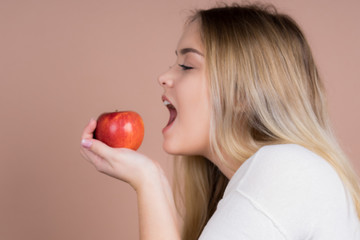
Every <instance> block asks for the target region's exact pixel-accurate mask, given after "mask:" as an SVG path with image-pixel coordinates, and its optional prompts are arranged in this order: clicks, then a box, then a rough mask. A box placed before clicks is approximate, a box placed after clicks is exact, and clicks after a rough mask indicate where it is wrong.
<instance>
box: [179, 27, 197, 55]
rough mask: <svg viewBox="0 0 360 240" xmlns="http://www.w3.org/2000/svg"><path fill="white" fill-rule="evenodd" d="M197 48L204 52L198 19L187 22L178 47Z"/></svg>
mask: <svg viewBox="0 0 360 240" xmlns="http://www.w3.org/2000/svg"><path fill="white" fill-rule="evenodd" d="M182 48H195V49H197V50H199V51H201V52H203V51H202V50H203V46H202V41H201V37H200V24H199V22H198V21H194V22H191V23H189V24H186V25H185V27H184V30H183V33H182V35H181V37H180V40H179V42H178V49H182Z"/></svg>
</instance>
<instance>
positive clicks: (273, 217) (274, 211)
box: [199, 145, 360, 240]
mask: <svg viewBox="0 0 360 240" xmlns="http://www.w3.org/2000/svg"><path fill="white" fill-rule="evenodd" d="M359 235H360V222H359V220H358V218H357V214H356V210H355V206H354V204H353V202H352V198H351V196H350V195H349V194H348V192H347V191H346V189H345V187H344V185H343V184H342V182H341V180H340V178H339V176H338V175H337V173H336V172H335V170H334V169H333V168H332V167H331V166H330V164H329V163H328V162H326V161H325V160H324V159H322V158H320V157H319V156H317V155H315V154H314V153H312V152H310V151H308V150H307V149H305V148H302V147H300V146H297V145H281V146H269V147H264V148H262V149H261V150H260V151H258V152H257V153H256V154H255V155H254V156H253V157H252V158H250V159H249V160H247V161H246V162H245V163H244V164H243V165H242V166H241V167H240V169H239V170H238V171H237V172H236V173H235V174H234V176H233V177H232V178H231V180H230V182H229V185H228V187H227V189H226V190H225V193H224V197H223V199H222V200H221V201H220V202H219V204H218V207H217V210H216V211H215V213H214V215H213V216H212V217H211V219H210V220H209V222H208V223H207V225H206V226H205V228H204V230H203V233H202V235H201V236H200V238H199V239H200V240H215V239H216V240H218V239H221V240H235V239H241V240H258V239H259V240H260V239H267V240H272V239H277V240H282V239H299V240H300V239H321V240H323V239H326V240H340V239H349V240H350V239H351V240H353V239H359Z"/></svg>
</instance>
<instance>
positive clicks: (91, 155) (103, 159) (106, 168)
mask: <svg viewBox="0 0 360 240" xmlns="http://www.w3.org/2000/svg"><path fill="white" fill-rule="evenodd" d="M95 128H96V120H93V119H92V120H90V122H89V124H88V125H87V126H86V127H85V129H84V132H83V134H82V141H81V148H80V153H81V154H82V156H83V157H84V158H85V159H86V160H88V161H89V162H90V163H92V164H93V165H94V166H95V168H96V169H97V170H98V171H99V172H102V173H105V174H107V175H109V176H111V177H114V178H117V179H120V180H122V181H125V182H127V183H129V184H130V185H131V186H132V187H133V188H134V189H135V190H137V189H138V188H140V187H141V185H142V183H144V182H146V181H147V180H148V178H151V177H155V176H158V173H159V170H160V172H162V170H161V168H160V166H159V164H158V163H156V162H154V161H152V160H151V159H149V158H147V157H146V156H144V155H142V154H140V153H138V152H136V151H133V150H131V149H126V148H111V147H109V146H108V145H106V144H104V143H102V142H101V141H98V140H96V139H94V138H93V132H94V130H95ZM155 174H156V175H155Z"/></svg>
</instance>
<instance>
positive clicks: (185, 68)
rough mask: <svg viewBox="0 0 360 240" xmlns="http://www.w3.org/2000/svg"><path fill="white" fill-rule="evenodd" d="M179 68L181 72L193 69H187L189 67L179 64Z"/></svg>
mask: <svg viewBox="0 0 360 240" xmlns="http://www.w3.org/2000/svg"><path fill="white" fill-rule="evenodd" d="M179 66H180V67H181V68H182V70H185V71H186V70H190V69H193V67H189V66H186V65H184V64H179Z"/></svg>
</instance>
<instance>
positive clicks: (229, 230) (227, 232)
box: [199, 191, 285, 240]
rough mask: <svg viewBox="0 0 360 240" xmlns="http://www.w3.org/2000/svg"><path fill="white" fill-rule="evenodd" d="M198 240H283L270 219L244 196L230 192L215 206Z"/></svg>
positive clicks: (236, 192)
mask: <svg viewBox="0 0 360 240" xmlns="http://www.w3.org/2000/svg"><path fill="white" fill-rule="evenodd" d="M199 239H200V240H219V239H221V240H235V239H241V240H263V239H267V240H283V239H285V238H284V236H283V234H282V233H281V231H280V230H279V229H278V227H277V226H276V224H275V223H274V222H273V221H272V219H271V218H270V217H269V216H267V215H266V213H265V212H263V211H262V210H261V209H260V206H256V203H254V202H252V201H251V200H250V199H249V198H248V197H247V196H245V195H243V194H242V193H240V192H238V191H234V192H231V193H230V194H229V195H227V196H226V198H224V199H222V200H221V201H220V202H219V204H218V209H217V211H216V212H215V213H214V215H213V216H212V218H211V219H210V220H209V222H208V223H207V225H206V227H205V229H204V231H203V232H202V234H201V237H200V238H199Z"/></svg>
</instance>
